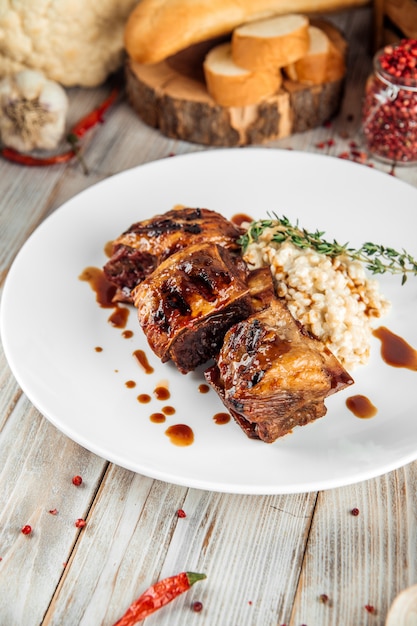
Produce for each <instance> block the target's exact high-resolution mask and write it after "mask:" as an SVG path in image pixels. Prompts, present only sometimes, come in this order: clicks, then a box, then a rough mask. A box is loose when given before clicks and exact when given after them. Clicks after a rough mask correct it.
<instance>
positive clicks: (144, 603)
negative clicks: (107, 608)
mask: <svg viewBox="0 0 417 626" xmlns="http://www.w3.org/2000/svg"><path fill="white" fill-rule="evenodd" d="M204 578H206V575H205V574H196V573H195V572H181V573H180V574H177V575H175V576H170V577H169V578H164V579H163V580H160V581H158V582H157V583H155V584H154V585H152V586H151V587H149V588H148V589H147V590H146V591H144V592H143V594H142V595H141V596H139V598H138V599H137V600H135V601H134V602H133V603H132V604H131V605H130V607H129V608H128V609H127V611H126V613H125V614H124V615H123V616H122V617H121V618H120V619H119V620H118V621H117V622H116V623H115V624H114V625H113V626H133V625H134V624H136V622H139V621H141V620H143V619H145V618H146V617H148V616H149V615H151V614H152V613H154V612H155V611H157V610H158V609H160V608H161V607H163V606H165V605H166V604H168V603H169V602H171V601H172V600H174V599H175V598H176V597H177V596H179V595H181V594H182V593H184V592H185V591H188V589H190V587H191V586H192V585H194V583H196V582H197V581H198V580H203V579H204Z"/></svg>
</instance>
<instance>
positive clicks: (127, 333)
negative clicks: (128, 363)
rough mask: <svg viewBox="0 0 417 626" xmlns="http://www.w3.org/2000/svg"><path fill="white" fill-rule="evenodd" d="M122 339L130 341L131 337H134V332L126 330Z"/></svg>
mask: <svg viewBox="0 0 417 626" xmlns="http://www.w3.org/2000/svg"><path fill="white" fill-rule="evenodd" d="M122 337H123V339H130V338H131V337H133V330H124V331H123V332H122Z"/></svg>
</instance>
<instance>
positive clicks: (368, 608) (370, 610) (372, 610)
mask: <svg viewBox="0 0 417 626" xmlns="http://www.w3.org/2000/svg"><path fill="white" fill-rule="evenodd" d="M364 608H365V611H367V612H368V613H370V614H371V615H376V608H375V607H374V606H372V604H365V607H364Z"/></svg>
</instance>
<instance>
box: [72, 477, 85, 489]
mask: <svg viewBox="0 0 417 626" xmlns="http://www.w3.org/2000/svg"><path fill="white" fill-rule="evenodd" d="M82 482H83V479H82V478H81V476H73V478H72V484H73V485H75V486H76V487H79V486H80V485H81V484H82Z"/></svg>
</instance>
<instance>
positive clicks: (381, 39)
mask: <svg viewBox="0 0 417 626" xmlns="http://www.w3.org/2000/svg"><path fill="white" fill-rule="evenodd" d="M404 37H405V38H406V39H417V0H374V48H375V50H378V49H379V48H381V47H382V46H384V45H385V44H387V43H394V42H395V41H398V40H399V39H402V38H404Z"/></svg>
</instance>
